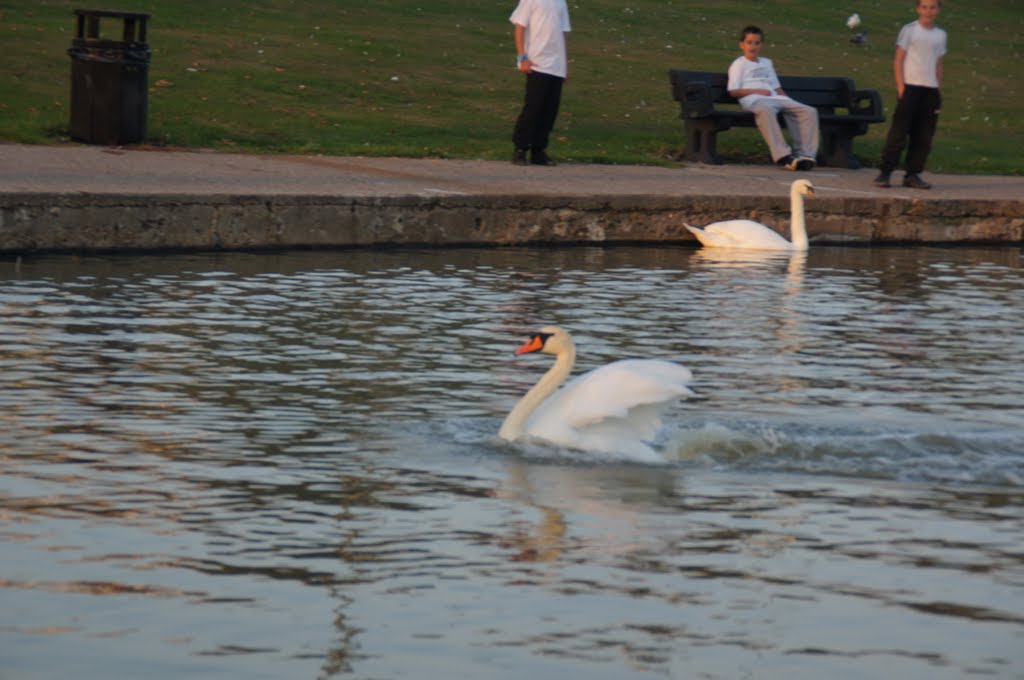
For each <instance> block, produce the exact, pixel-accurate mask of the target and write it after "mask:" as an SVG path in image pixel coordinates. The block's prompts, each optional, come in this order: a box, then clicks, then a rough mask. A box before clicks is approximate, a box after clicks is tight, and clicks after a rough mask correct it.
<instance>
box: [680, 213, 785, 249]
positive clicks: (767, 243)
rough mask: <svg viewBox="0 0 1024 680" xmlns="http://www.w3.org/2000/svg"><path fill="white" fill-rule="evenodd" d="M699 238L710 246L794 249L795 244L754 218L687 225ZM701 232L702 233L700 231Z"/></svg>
mask: <svg viewBox="0 0 1024 680" xmlns="http://www.w3.org/2000/svg"><path fill="white" fill-rule="evenodd" d="M686 227H687V229H689V230H690V231H691V232H693V233H694V235H695V236H696V237H697V239H698V240H699V241H700V242H701V244H703V245H704V246H706V247H709V248H751V249H758V250H792V248H793V244H792V243H790V242H789V241H787V240H786V239H785V238H784V237H782V236H780V235H779V234H778V233H776V232H775V231H773V230H772V229H770V228H768V227H766V226H765V225H763V224H761V223H760V222H755V221H753V220H725V221H724V222H714V223H712V224H709V225H707V226H706V227H704V229H702V230H701V229H697V228H696V227H691V226H690V225H688V224H687V225H686ZM698 232H700V233H698Z"/></svg>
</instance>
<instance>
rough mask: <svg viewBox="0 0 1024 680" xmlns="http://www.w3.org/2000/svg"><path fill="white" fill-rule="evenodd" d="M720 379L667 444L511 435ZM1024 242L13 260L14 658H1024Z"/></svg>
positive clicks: (2, 608)
mask: <svg viewBox="0 0 1024 680" xmlns="http://www.w3.org/2000/svg"><path fill="white" fill-rule="evenodd" d="M552 323H554V324H558V325H561V326H564V327H566V328H568V329H570V330H571V331H572V332H573V334H574V337H575V339H576V342H577V345H578V348H579V360H578V366H577V370H578V371H579V370H583V369H587V368H591V367H594V366H597V365H599V364H601V363H604V362H607V361H610V360H613V359H617V358H624V357H654V358H662V359H670V360H673V361H677V362H680V363H683V364H685V365H687V366H689V367H690V368H691V369H692V371H693V373H694V382H693V388H694V390H695V392H696V393H697V396H696V397H694V398H691V399H689V400H687V401H685V402H682V403H680V404H678V405H677V406H675V407H673V409H672V410H671V411H670V413H669V415H668V418H667V420H666V428H665V431H664V432H663V433H662V435H661V436H660V438H659V441H658V445H659V447H660V450H661V452H662V454H663V455H664V457H665V462H664V464H637V463H631V462H629V461H626V460H619V459H616V457H615V456H601V457H595V456H591V455H586V454H583V453H580V452H573V451H559V450H553V449H547V448H545V447H542V446H537V445H531V446H528V447H527V446H517V445H511V444H508V443H504V442H502V441H500V440H498V439H497V438H496V432H497V430H498V427H499V426H500V424H501V421H502V419H503V417H504V415H505V413H507V411H508V410H509V409H510V408H511V407H512V405H513V404H514V403H515V401H516V400H517V399H518V398H519V396H520V395H521V394H522V393H523V392H524V391H525V390H526V389H527V388H528V387H529V386H530V385H531V384H532V383H533V382H534V381H535V380H536V379H537V378H538V377H539V376H540V374H541V373H542V372H543V371H544V370H546V369H547V367H548V366H549V365H550V360H551V359H550V357H547V356H544V355H525V356H520V357H515V356H513V350H514V349H515V348H516V347H518V346H519V345H520V344H521V343H522V342H523V341H524V340H525V339H526V336H527V333H529V332H530V331H533V330H536V329H538V328H540V327H541V326H543V325H546V324H552ZM1022 338H1024V266H1022V258H1021V251H1020V250H1017V249H984V248H964V249H931V248H891V249H853V248H850V249H846V248H815V249H812V251H811V252H810V253H809V254H807V255H805V256H794V257H792V258H790V257H789V256H750V255H747V256H738V257H737V256H713V255H710V254H708V253H706V252H702V251H699V250H692V249H687V248H681V247H680V248H676V247H662V248H649V247H644V248H626V247H622V248H609V249H600V248H561V249H558V248H550V249H540V248H537V249H529V248H511V249H491V250H487V249H479V250H478V249H465V250H444V251H433V250H395V251H369V250H367V251H326V252H283V253H257V254H209V255H188V254H180V255H161V256H156V255H153V256H109V257H71V256H48V257H38V258H36V257H33V258H27V259H25V260H24V261H18V262H15V261H13V260H10V259H8V260H3V261H0V462H2V472H3V474H2V476H0V541H2V545H3V560H2V561H0V669H2V670H0V677H3V678H12V679H13V678H17V679H18V680H22V679H27V678H69V677H74V678H112V677H134V676H136V675H138V674H140V673H143V672H144V673H145V676H146V677H148V678H180V677H185V676H187V677H189V678H218V679H221V678H247V679H248V678H329V677H346V676H350V677H359V678H424V677H435V678H475V679H481V678H508V679H519V678H523V677H536V678H554V677H557V678H586V679H587V680H594V679H595V678H609V679H621V678H627V677H636V678H648V677H650V678H720V679H723V680H735V679H737V678H772V679H774V678H781V677H785V678H788V679H790V680H792V679H795V678H807V679H815V680H820V679H821V678H829V679H833V680H834V679H843V678H892V677H927V678H929V679H930V680H935V679H942V678H949V679H954V678H956V679H962V678H968V677H979V678H1024V342H1022Z"/></svg>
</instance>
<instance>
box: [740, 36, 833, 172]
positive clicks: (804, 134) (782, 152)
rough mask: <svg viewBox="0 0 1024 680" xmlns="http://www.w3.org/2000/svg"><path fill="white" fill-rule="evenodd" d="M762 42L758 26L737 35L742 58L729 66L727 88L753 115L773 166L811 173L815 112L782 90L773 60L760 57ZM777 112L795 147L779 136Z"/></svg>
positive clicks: (815, 144)
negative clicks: (784, 122) (769, 152)
mask: <svg viewBox="0 0 1024 680" xmlns="http://www.w3.org/2000/svg"><path fill="white" fill-rule="evenodd" d="M763 43H764V32H763V31H762V30H761V29H760V28H758V27H757V26H747V27H745V28H744V29H743V30H742V31H741V32H740V50H741V51H742V52H743V56H741V57H738V58H737V59H736V60H735V61H734V62H732V65H731V66H729V84H728V85H727V86H726V87H727V89H728V90H729V94H730V95H731V96H733V97H735V98H736V99H738V100H739V103H740V106H742V107H743V108H744V109H745V110H747V111H751V112H753V114H754V119H755V120H756V121H757V129H758V130H760V131H761V136H762V137H764V140H765V141H766V142H768V148H769V149H770V150H771V154H772V160H773V161H775V163H776V164H778V165H779V166H780V167H783V168H786V169H787V170H810V169H811V168H813V167H814V163H815V158H816V157H817V154H818V110H817V109H815V108H814V107H813V106H808V105H806V104H801V103H800V102H798V101H796V100H795V99H792V98H791V97H790V96H789V95H787V94H786V93H785V92H784V91H783V89H782V86H781V85H780V84H779V76H778V75H777V74H776V73H775V67H774V66H773V65H772V60H771V59H768V58H767V57H762V56H761V47H762V44H763ZM779 113H782V116H783V118H785V119H786V129H788V130H789V134H790V138H791V139H792V140H793V147H794V148H791V147H790V146H789V144H787V143H786V138H785V137H784V136H783V135H782V126H781V125H779V118H778V116H779Z"/></svg>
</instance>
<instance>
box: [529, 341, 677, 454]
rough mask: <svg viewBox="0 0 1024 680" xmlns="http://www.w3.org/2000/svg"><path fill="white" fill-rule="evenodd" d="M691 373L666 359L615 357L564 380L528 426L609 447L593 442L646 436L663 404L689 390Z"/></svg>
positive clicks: (657, 424)
mask: <svg viewBox="0 0 1024 680" xmlns="http://www.w3.org/2000/svg"><path fill="white" fill-rule="evenodd" d="M692 379H693V376H692V374H691V373H690V370H689V369H687V368H686V367H684V366H680V365H679V364H675V363H672V362H669V361H660V360H657V359H626V360H623V361H616V362H613V363H610V364H607V365H605V366H602V367H600V368H597V369H594V370H593V371H590V372H589V373H585V374H583V375H581V376H579V377H578V378H576V379H575V380H572V381H570V382H568V383H566V385H565V387H563V388H562V389H560V390H559V391H558V392H556V393H554V394H552V395H551V396H550V397H548V399H547V400H545V401H544V403H543V404H542V405H541V407H540V408H538V409H537V411H536V412H535V413H534V415H533V417H531V419H530V422H529V423H528V424H527V427H526V429H527V431H528V432H529V433H530V434H533V435H536V436H539V437H543V438H546V439H550V440H552V441H557V442H560V443H564V444H567V445H571V446H578V447H579V448H603V449H605V450H607V447H603V446H600V447H599V446H597V444H596V443H595V442H596V441H599V440H601V439H609V438H611V437H612V436H613V435H614V436H615V438H622V439H627V438H631V439H633V440H634V441H635V440H647V441H649V440H650V439H652V438H653V437H654V435H655V433H656V432H657V430H658V428H659V427H660V426H661V413H662V411H663V410H664V408H665V407H667V406H668V405H669V404H670V403H672V402H673V401H675V400H676V399H679V398H682V397H685V396H689V395H692V394H693V392H692V391H691V390H690V388H689V387H687V383H689V382H690V381H691V380H692ZM584 436H585V438H586V439H587V441H588V442H589V443H586V442H584V441H583V440H582V439H581V438H583V437H584ZM571 439H574V440H575V442H576V443H571V442H570V440H571Z"/></svg>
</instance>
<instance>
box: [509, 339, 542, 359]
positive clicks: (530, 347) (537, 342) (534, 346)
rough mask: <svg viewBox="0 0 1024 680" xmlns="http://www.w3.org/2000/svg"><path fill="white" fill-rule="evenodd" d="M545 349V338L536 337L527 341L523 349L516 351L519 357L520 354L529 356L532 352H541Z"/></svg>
mask: <svg viewBox="0 0 1024 680" xmlns="http://www.w3.org/2000/svg"><path fill="white" fill-rule="evenodd" d="M543 348H544V338H543V337H541V336H540V335H535V336H533V337H532V338H530V339H529V340H527V341H526V343H524V344H523V346H522V347H520V348H519V349H517V350H516V356H519V355H520V354H529V353H530V352H539V351H540V350H541V349H543Z"/></svg>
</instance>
